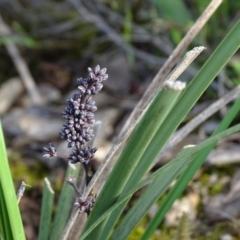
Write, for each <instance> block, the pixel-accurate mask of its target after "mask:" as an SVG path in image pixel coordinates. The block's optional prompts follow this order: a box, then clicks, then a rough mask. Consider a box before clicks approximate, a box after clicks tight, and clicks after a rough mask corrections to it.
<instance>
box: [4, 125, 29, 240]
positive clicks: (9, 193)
mask: <svg viewBox="0 0 240 240" xmlns="http://www.w3.org/2000/svg"><path fill="white" fill-rule="evenodd" d="M0 156H1V158H0V166H1V167H0V183H1V190H2V195H3V196H4V198H3V199H1V200H0V201H4V204H5V205H6V206H5V207H6V209H7V215H8V218H9V223H10V227H11V230H9V231H11V234H12V236H13V239H18V240H22V239H25V235H24V230H23V225H22V219H21V216H20V211H19V208H18V204H17V198H16V193H15V189H14V185H13V180H12V176H11V172H10V168H9V165H8V159H7V153H6V147H5V142H4V137H3V132H2V126H1V123H0Z"/></svg>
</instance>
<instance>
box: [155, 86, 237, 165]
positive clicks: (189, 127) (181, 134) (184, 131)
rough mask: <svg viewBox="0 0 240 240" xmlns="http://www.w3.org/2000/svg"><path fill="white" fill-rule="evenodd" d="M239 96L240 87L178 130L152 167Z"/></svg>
mask: <svg viewBox="0 0 240 240" xmlns="http://www.w3.org/2000/svg"><path fill="white" fill-rule="evenodd" d="M239 96H240V86H239V87H236V88H234V89H233V90H232V91H230V92H229V93H227V94H226V95H224V96H223V97H222V98H220V99H219V100H217V101H216V102H214V103H213V104H211V105H210V106H209V107H208V108H206V109H205V110H204V111H203V112H201V113H200V114H198V115H197V116H196V117H195V118H194V119H192V120H191V121H190V122H189V123H187V124H186V125H185V126H184V127H182V128H181V129H180V130H178V131H177V132H176V133H175V134H174V135H173V137H172V138H171V140H170V141H169V142H168V144H167V145H166V147H165V148H164V149H163V151H161V153H160V154H159V155H158V157H157V159H156V161H155V162H154V163H153V165H152V167H153V166H154V165H156V164H157V163H158V162H159V161H160V160H161V158H162V157H163V156H164V155H165V154H166V153H167V152H169V151H170V150H171V149H172V148H174V147H175V146H176V145H177V144H178V143H180V142H181V141H182V140H183V139H184V138H185V137H186V136H187V135H188V134H189V133H190V132H192V131H193V130H194V129H195V128H196V127H198V126H199V125H200V124H201V123H203V122H204V121H205V120H206V119H208V118H209V117H210V116H212V115H213V114H214V113H216V112H217V111H219V110H220V109H221V108H222V107H224V106H226V105H227V104H228V103H229V102H231V101H233V100H235V99H237V98H238V97H239Z"/></svg>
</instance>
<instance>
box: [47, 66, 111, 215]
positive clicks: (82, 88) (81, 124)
mask: <svg viewBox="0 0 240 240" xmlns="http://www.w3.org/2000/svg"><path fill="white" fill-rule="evenodd" d="M106 71H107V69H106V68H103V69H100V66H99V65H97V66H96V67H95V68H94V69H91V68H88V72H89V75H88V77H87V78H78V79H77V84H78V90H79V91H78V92H77V93H75V94H73V96H72V97H71V98H69V99H67V105H66V107H65V110H64V111H63V117H64V118H65V119H66V121H65V123H64V124H63V126H62V129H61V132H60V135H61V138H62V139H64V140H66V141H67V146H68V147H69V148H73V151H72V153H71V154H70V156H69V157H68V159H69V160H70V163H72V164H76V163H78V162H80V163H81V164H83V166H84V169H85V172H86V182H87V184H88V183H89V181H90V180H91V178H92V175H93V173H92V171H91V160H92V159H93V157H94V154H95V152H96V151H97V148H94V147H92V146H90V145H88V142H89V141H90V140H91V139H92V138H93V131H92V129H91V127H92V125H93V123H94V112H95V111H96V110H97V107H96V105H95V102H94V101H93V99H92V95H95V94H97V93H98V92H99V91H100V90H101V89H102V87H103V85H102V81H104V80H106V79H107V78H108V74H106ZM44 150H45V155H44V157H47V158H51V157H54V156H57V153H56V150H55V148H54V146H53V145H52V144H51V143H50V144H49V147H47V148H44ZM88 198H89V199H86V201H83V200H82V199H80V198H79V199H80V200H79V201H78V204H77V205H78V206H79V208H80V210H81V211H83V212H87V213H89V212H90V210H91V208H92V205H93V203H94V201H93V197H92V196H89V197H88Z"/></svg>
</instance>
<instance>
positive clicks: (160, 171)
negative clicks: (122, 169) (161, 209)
mask: <svg viewBox="0 0 240 240" xmlns="http://www.w3.org/2000/svg"><path fill="white" fill-rule="evenodd" d="M238 131H240V124H238V125H235V126H234V127H231V128H229V129H228V130H226V131H224V132H221V133H219V134H217V135H215V136H212V137H210V138H208V139H207V140H205V141H204V142H202V143H200V144H198V145H197V146H195V147H193V148H188V149H184V150H182V152H180V153H179V154H178V156H177V157H176V158H174V159H173V160H172V161H171V162H169V163H167V164H166V165H164V166H163V167H162V168H160V169H158V170H157V171H156V172H154V173H153V174H151V175H150V176H149V177H146V178H145V179H144V180H142V181H141V182H140V183H139V184H138V185H137V186H135V187H134V188H133V189H131V190H130V191H129V192H128V193H127V194H125V195H124V196H121V198H119V199H118V201H117V202H116V203H115V204H114V205H113V206H112V207H110V208H109V209H108V210H107V211H106V212H104V213H103V214H102V215H101V216H100V217H99V218H98V219H97V220H96V221H95V222H94V223H93V224H92V225H91V226H90V227H89V229H88V230H86V232H84V234H83V235H82V236H81V238H80V240H83V239H85V238H86V237H87V236H88V235H89V233H91V231H92V230H93V229H94V228H95V227H96V226H97V225H98V224H99V223H101V222H102V221H103V220H104V219H105V218H106V217H107V216H108V215H109V214H110V213H111V212H112V211H113V210H114V209H116V208H117V207H118V206H119V205H121V204H122V203H123V202H124V201H125V200H126V199H127V198H129V196H130V195H132V194H133V193H134V192H136V191H137V190H139V189H140V188H141V187H143V186H144V185H146V184H147V183H149V182H150V181H152V180H154V179H156V178H158V177H159V176H160V175H161V174H163V173H165V172H166V171H169V172H171V171H172V169H174V168H175V167H176V164H177V163H178V162H182V161H186V159H187V158H188V159H189V158H190V157H191V156H193V155H194V154H196V153H197V152H199V151H201V150H203V149H204V148H206V147H208V146H209V145H210V144H213V143H216V142H218V141H219V140H220V139H222V138H224V137H227V136H230V135H232V134H233V133H235V132H238Z"/></svg>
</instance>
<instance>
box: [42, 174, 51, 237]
mask: <svg viewBox="0 0 240 240" xmlns="http://www.w3.org/2000/svg"><path fill="white" fill-rule="evenodd" d="M53 200H54V192H53V190H52V188H51V186H50V182H49V181H48V179H47V178H45V179H44V186H43V198H42V207H41V218H40V227H39V235H38V240H46V239H49V235H50V224H51V217H52V209H53Z"/></svg>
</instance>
